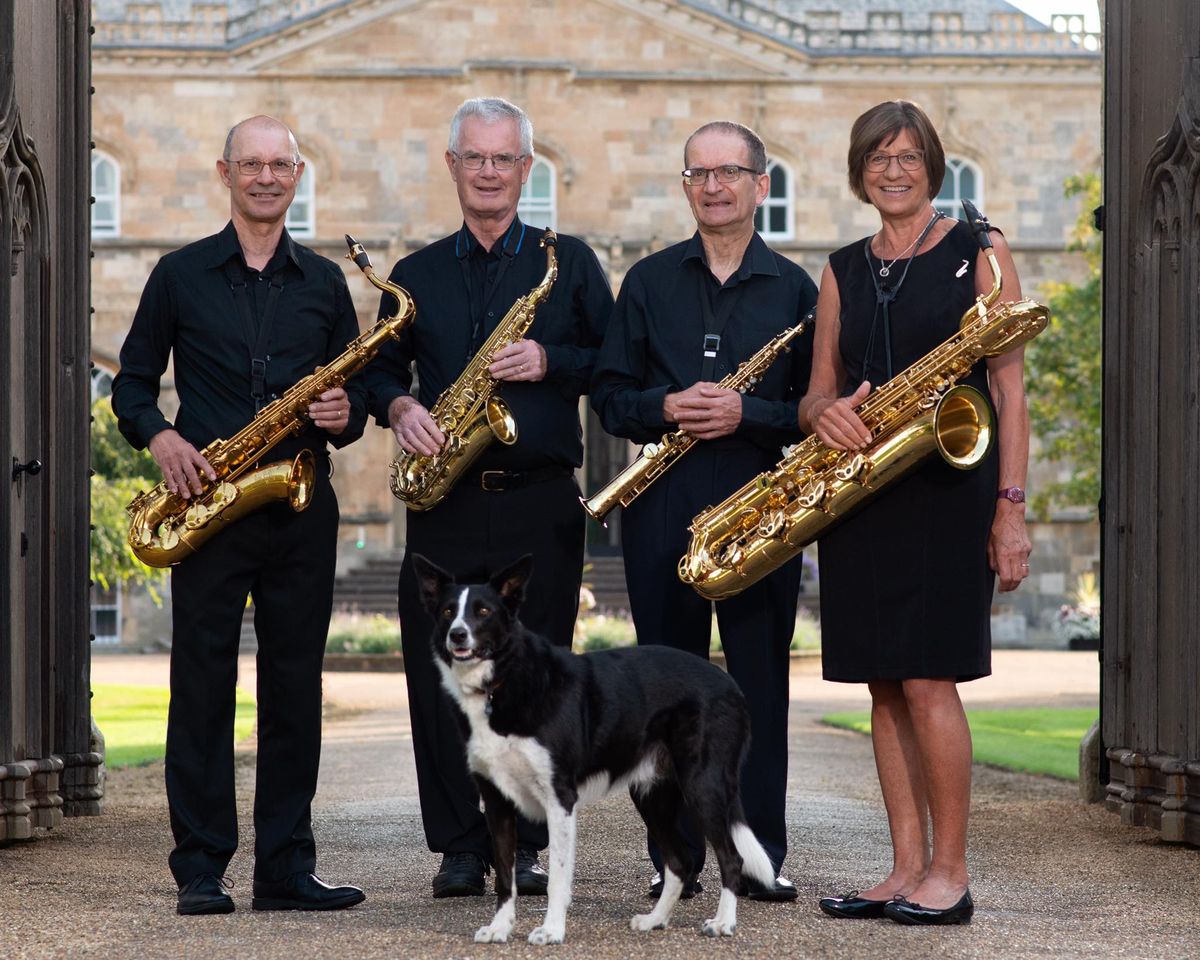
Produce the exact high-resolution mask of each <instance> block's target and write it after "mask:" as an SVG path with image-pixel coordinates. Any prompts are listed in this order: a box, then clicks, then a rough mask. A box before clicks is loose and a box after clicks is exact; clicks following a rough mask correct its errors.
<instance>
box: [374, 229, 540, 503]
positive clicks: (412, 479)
mask: <svg viewBox="0 0 1200 960" xmlns="http://www.w3.org/2000/svg"><path fill="white" fill-rule="evenodd" d="M557 243H558V235H557V234H556V233H555V232H554V231H553V230H547V231H546V232H545V234H544V235H543V236H542V239H541V241H540V245H541V246H543V247H545V248H546V275H545V276H544V277H543V278H542V282H541V283H539V284H538V285H537V286H536V287H534V288H533V289H532V290H530V291H529V293H527V294H525V296H523V297H521V298H520V299H518V300H517V302H516V303H514V304H513V305H512V307H511V308H509V311H508V313H506V314H505V315H504V317H503V318H502V319H501V320H500V323H499V324H497V326H496V329H495V330H493V331H492V335H491V336H490V337H488V339H487V341H486V342H485V343H484V344H483V346H482V347H480V348H479V352H478V353H476V354H475V356H474V357H473V358H472V359H471V362H470V363H469V364H467V367H466V369H465V370H463V372H462V373H461V374H459V376H458V379H457V380H455V381H454V383H452V384H451V385H450V386H449V387H447V388H446V389H445V390H444V391H442V395H441V396H440V397H438V398H437V401H436V402H435V403H434V405H433V409H431V410H430V411H429V415H430V416H431V417H432V418H433V420H434V422H435V423H436V424H437V425H438V429H439V430H441V431H442V435H443V436H444V437H445V441H444V442H443V444H442V448H441V449H440V450H439V451H438V452H437V453H435V454H433V455H432V456H429V455H426V454H422V453H409V452H407V451H401V452H400V453H398V454H397V455H396V457H395V459H394V460H392V464H391V468H390V484H391V488H392V493H393V494H395V496H396V499H398V500H403V501H404V502H405V503H406V504H408V507H409V509H410V510H428V509H429V508H430V507H435V506H437V505H438V504H439V503H440V502H441V500H442V498H443V497H445V496H446V494H447V493H449V492H450V488H451V487H453V486H454V484H455V483H456V482H457V481H458V479H459V478H460V477H461V476H462V475H463V473H464V472H465V471H466V469H467V468H468V467H469V466H470V465H471V464H472V463H474V462H475V461H476V460H477V459H478V458H479V455H480V454H481V453H483V451H484V450H486V449H487V447H488V445H489V444H490V443H491V442H492V441H493V440H499V441H500V442H501V443H504V444H513V443H516V442H517V422H516V419H515V418H514V417H513V415H512V411H511V410H509V408H508V404H506V403H505V402H504V400H503V399H502V398H501V397H499V396H497V395H496V387H497V385H498V384H497V381H496V378H495V377H493V376H492V375H491V374H490V373H489V372H488V367H489V366H491V364H492V359H493V357H494V356H495V355H496V352H497V351H498V350H499V349H500V348H501V347H506V346H508V345H509V344H510V343H515V342H516V341H517V340H520V339H521V338H522V337H523V336H525V334H526V332H527V331H528V330H529V328H530V327H531V326H532V325H533V317H534V312H535V311H536V310H537V308H538V305H539V304H541V303H544V302H545V301H546V298H547V297H549V296H550V288H551V287H552V286H554V281H555V278H557V277H558V257H557V256H556V254H555V252H554V248H555V246H556V244H557Z"/></svg>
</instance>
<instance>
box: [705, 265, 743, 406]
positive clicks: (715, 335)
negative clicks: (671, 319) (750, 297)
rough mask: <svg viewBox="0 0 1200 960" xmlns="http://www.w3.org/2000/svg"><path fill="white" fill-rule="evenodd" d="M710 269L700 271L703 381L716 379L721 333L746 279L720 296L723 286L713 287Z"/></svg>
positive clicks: (707, 381) (711, 381) (740, 296)
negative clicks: (702, 323) (714, 304)
mask: <svg viewBox="0 0 1200 960" xmlns="http://www.w3.org/2000/svg"><path fill="white" fill-rule="evenodd" d="M714 279H715V278H714V277H713V275H712V271H711V270H709V269H708V267H707V265H706V266H705V267H704V270H703V271H702V272H701V278H700V316H701V318H702V319H703V321H704V343H703V348H704V357H703V360H702V362H701V364H700V379H701V381H703V382H705V383H713V382H715V381H716V377H715V376H714V373H715V372H716V366H717V352H718V351H719V350H720V349H721V334H722V333H723V332H724V330H725V325H726V324H727V323H729V318H730V317H731V316H733V311H734V310H735V309H736V308H737V304H738V301H739V300H740V299H741V298H742V293H743V292H744V291H745V287H746V281H745V280H742V281H740V282H739V283H738V284H737V285H736V286H735V287H734V288H733V289H732V290H730V291H729V292H728V293H726V294H725V296H721V292H722V291H723V290H725V287H724V286H720V287H716V288H715V289H714V287H713V280H714ZM714 299H715V300H716V301H717V309H716V310H715V311H714V310H713V300H714Z"/></svg>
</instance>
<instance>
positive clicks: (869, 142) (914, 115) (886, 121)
mask: <svg viewBox="0 0 1200 960" xmlns="http://www.w3.org/2000/svg"><path fill="white" fill-rule="evenodd" d="M901 130H907V131H908V132H909V133H911V134H912V136H913V138H914V139H915V140H916V141H917V146H919V147H920V148H921V150H922V151H923V152H924V154H925V173H926V175H927V176H928V177H929V199H930V200H932V199H933V198H934V197H936V196H937V195H938V191H939V190H941V189H942V180H943V179H945V177H946V153H945V151H944V150H943V149H942V141H941V139H940V138H939V137H938V133H937V130H935V129H934V126H933V122H932V121H931V120H930V119H929V117H928V116H926V114H925V111H924V110H922V109H921V108H920V107H918V106H917V105H916V104H915V103H912V102H910V101H908V100H885V101H884V102H883V103H880V104H876V105H875V106H873V107H872V108H871V109H870V110H868V111H867V112H866V113H864V114H863V115H862V116H860V117H859V118H858V119H857V120H855V121H854V126H853V127H851V128H850V150H849V152H848V153H847V155H846V166H847V169H848V171H849V175H850V192H851V193H853V194H854V195H855V196H856V197H858V199H859V200H861V201H862V202H863V203H870V202H871V201H870V200H869V199H868V197H867V191H866V190H864V189H863V173H864V172H865V171H866V166H867V155H868V154H871V153H874V152H875V151H876V150H877V149H878V148H879V147H881V146H883V145H884V144H885V143H889V142H890V141H892V140H894V139H895V138H896V137H897V136H899V135H900V131H901Z"/></svg>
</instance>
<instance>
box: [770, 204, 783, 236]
mask: <svg viewBox="0 0 1200 960" xmlns="http://www.w3.org/2000/svg"><path fill="white" fill-rule="evenodd" d="M767 214H768V217H769V219H770V224H771V232H772V233H787V207H786V206H773V207H771V209H770V210H769V211H767Z"/></svg>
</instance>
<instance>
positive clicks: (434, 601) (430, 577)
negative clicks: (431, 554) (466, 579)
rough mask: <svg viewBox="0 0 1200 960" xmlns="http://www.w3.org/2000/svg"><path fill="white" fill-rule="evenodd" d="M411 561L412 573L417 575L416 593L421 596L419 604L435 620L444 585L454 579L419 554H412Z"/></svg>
mask: <svg viewBox="0 0 1200 960" xmlns="http://www.w3.org/2000/svg"><path fill="white" fill-rule="evenodd" d="M412 559H413V562H412V565H413V573H415V574H416V575H417V591H418V592H419V593H420V595H421V603H422V605H423V606H424V607H425V609H426V610H428V611H429V613H430V615H431V616H434V619H437V618H436V616H435V615H436V613H437V607H438V600H439V599H440V598H441V595H442V591H443V590H444V589H445V588H446V585H447V584H449V583H451V582H453V580H454V578H453V577H452V576H450V574H448V573H447V572H446V571H445V570H443V569H442V568H441V567H439V566H438V565H437V564H436V563H434V562H433V561H432V560H429V559H427V558H426V557H423V556H421V554H419V553H414V554H413V558H412Z"/></svg>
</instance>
